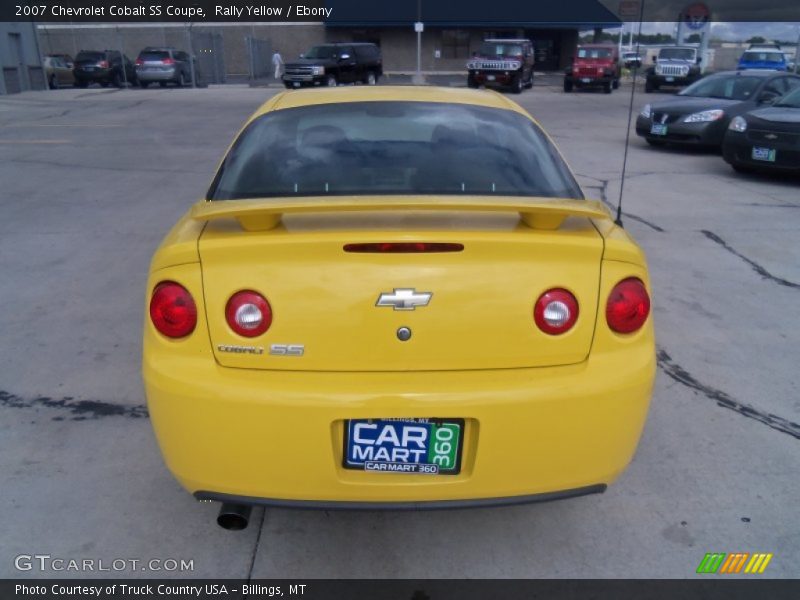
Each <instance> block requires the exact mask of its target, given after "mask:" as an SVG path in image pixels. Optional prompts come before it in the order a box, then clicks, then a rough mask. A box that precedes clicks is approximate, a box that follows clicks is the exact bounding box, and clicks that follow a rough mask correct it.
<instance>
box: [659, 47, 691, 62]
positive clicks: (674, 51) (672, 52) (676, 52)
mask: <svg viewBox="0 0 800 600" xmlns="http://www.w3.org/2000/svg"><path fill="white" fill-rule="evenodd" d="M658 58H659V60H661V59H664V58H666V59H673V60H694V50H693V49H692V48H662V49H661V50H659V52H658Z"/></svg>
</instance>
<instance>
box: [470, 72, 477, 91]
mask: <svg viewBox="0 0 800 600" xmlns="http://www.w3.org/2000/svg"><path fill="white" fill-rule="evenodd" d="M467 87H468V88H472V89H475V88H477V87H478V82H477V81H475V78H474V77H473V76H472V75H467Z"/></svg>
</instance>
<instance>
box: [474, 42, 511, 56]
mask: <svg viewBox="0 0 800 600" xmlns="http://www.w3.org/2000/svg"><path fill="white" fill-rule="evenodd" d="M479 53H480V55H481V56H522V45H521V44H503V43H497V42H483V44H481V48H480V50H479Z"/></svg>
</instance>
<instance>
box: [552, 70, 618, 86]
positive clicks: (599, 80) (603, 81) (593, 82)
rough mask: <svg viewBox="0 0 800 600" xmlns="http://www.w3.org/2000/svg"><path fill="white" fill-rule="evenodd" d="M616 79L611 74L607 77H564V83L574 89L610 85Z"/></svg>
mask: <svg viewBox="0 0 800 600" xmlns="http://www.w3.org/2000/svg"><path fill="white" fill-rule="evenodd" d="M614 79H616V77H615V76H614V74H613V73H611V74H607V75H565V76H564V81H566V82H567V83H571V84H572V85H574V86H575V87H592V86H601V85H607V84H609V83H612V82H613V81H614Z"/></svg>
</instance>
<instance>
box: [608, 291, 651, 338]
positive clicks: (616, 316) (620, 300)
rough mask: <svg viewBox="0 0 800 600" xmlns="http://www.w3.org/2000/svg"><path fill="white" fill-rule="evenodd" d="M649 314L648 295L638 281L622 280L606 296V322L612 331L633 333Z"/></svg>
mask: <svg viewBox="0 0 800 600" xmlns="http://www.w3.org/2000/svg"><path fill="white" fill-rule="evenodd" d="M649 314H650V295H649V294H648V293H647V289H646V288H645V287H644V283H642V281H641V280H640V279H637V278H635V277H630V278H628V279H623V280H622V281H620V282H619V283H618V284H617V285H615V286H614V289H613V290H611V293H610V294H609V295H608V302H607V303H606V321H607V322H608V326H609V327H610V328H611V330H612V331H616V332H617V333H633V332H634V331H637V330H638V329H640V328H641V327H642V325H644V322H645V321H647V316H648V315H649Z"/></svg>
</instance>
